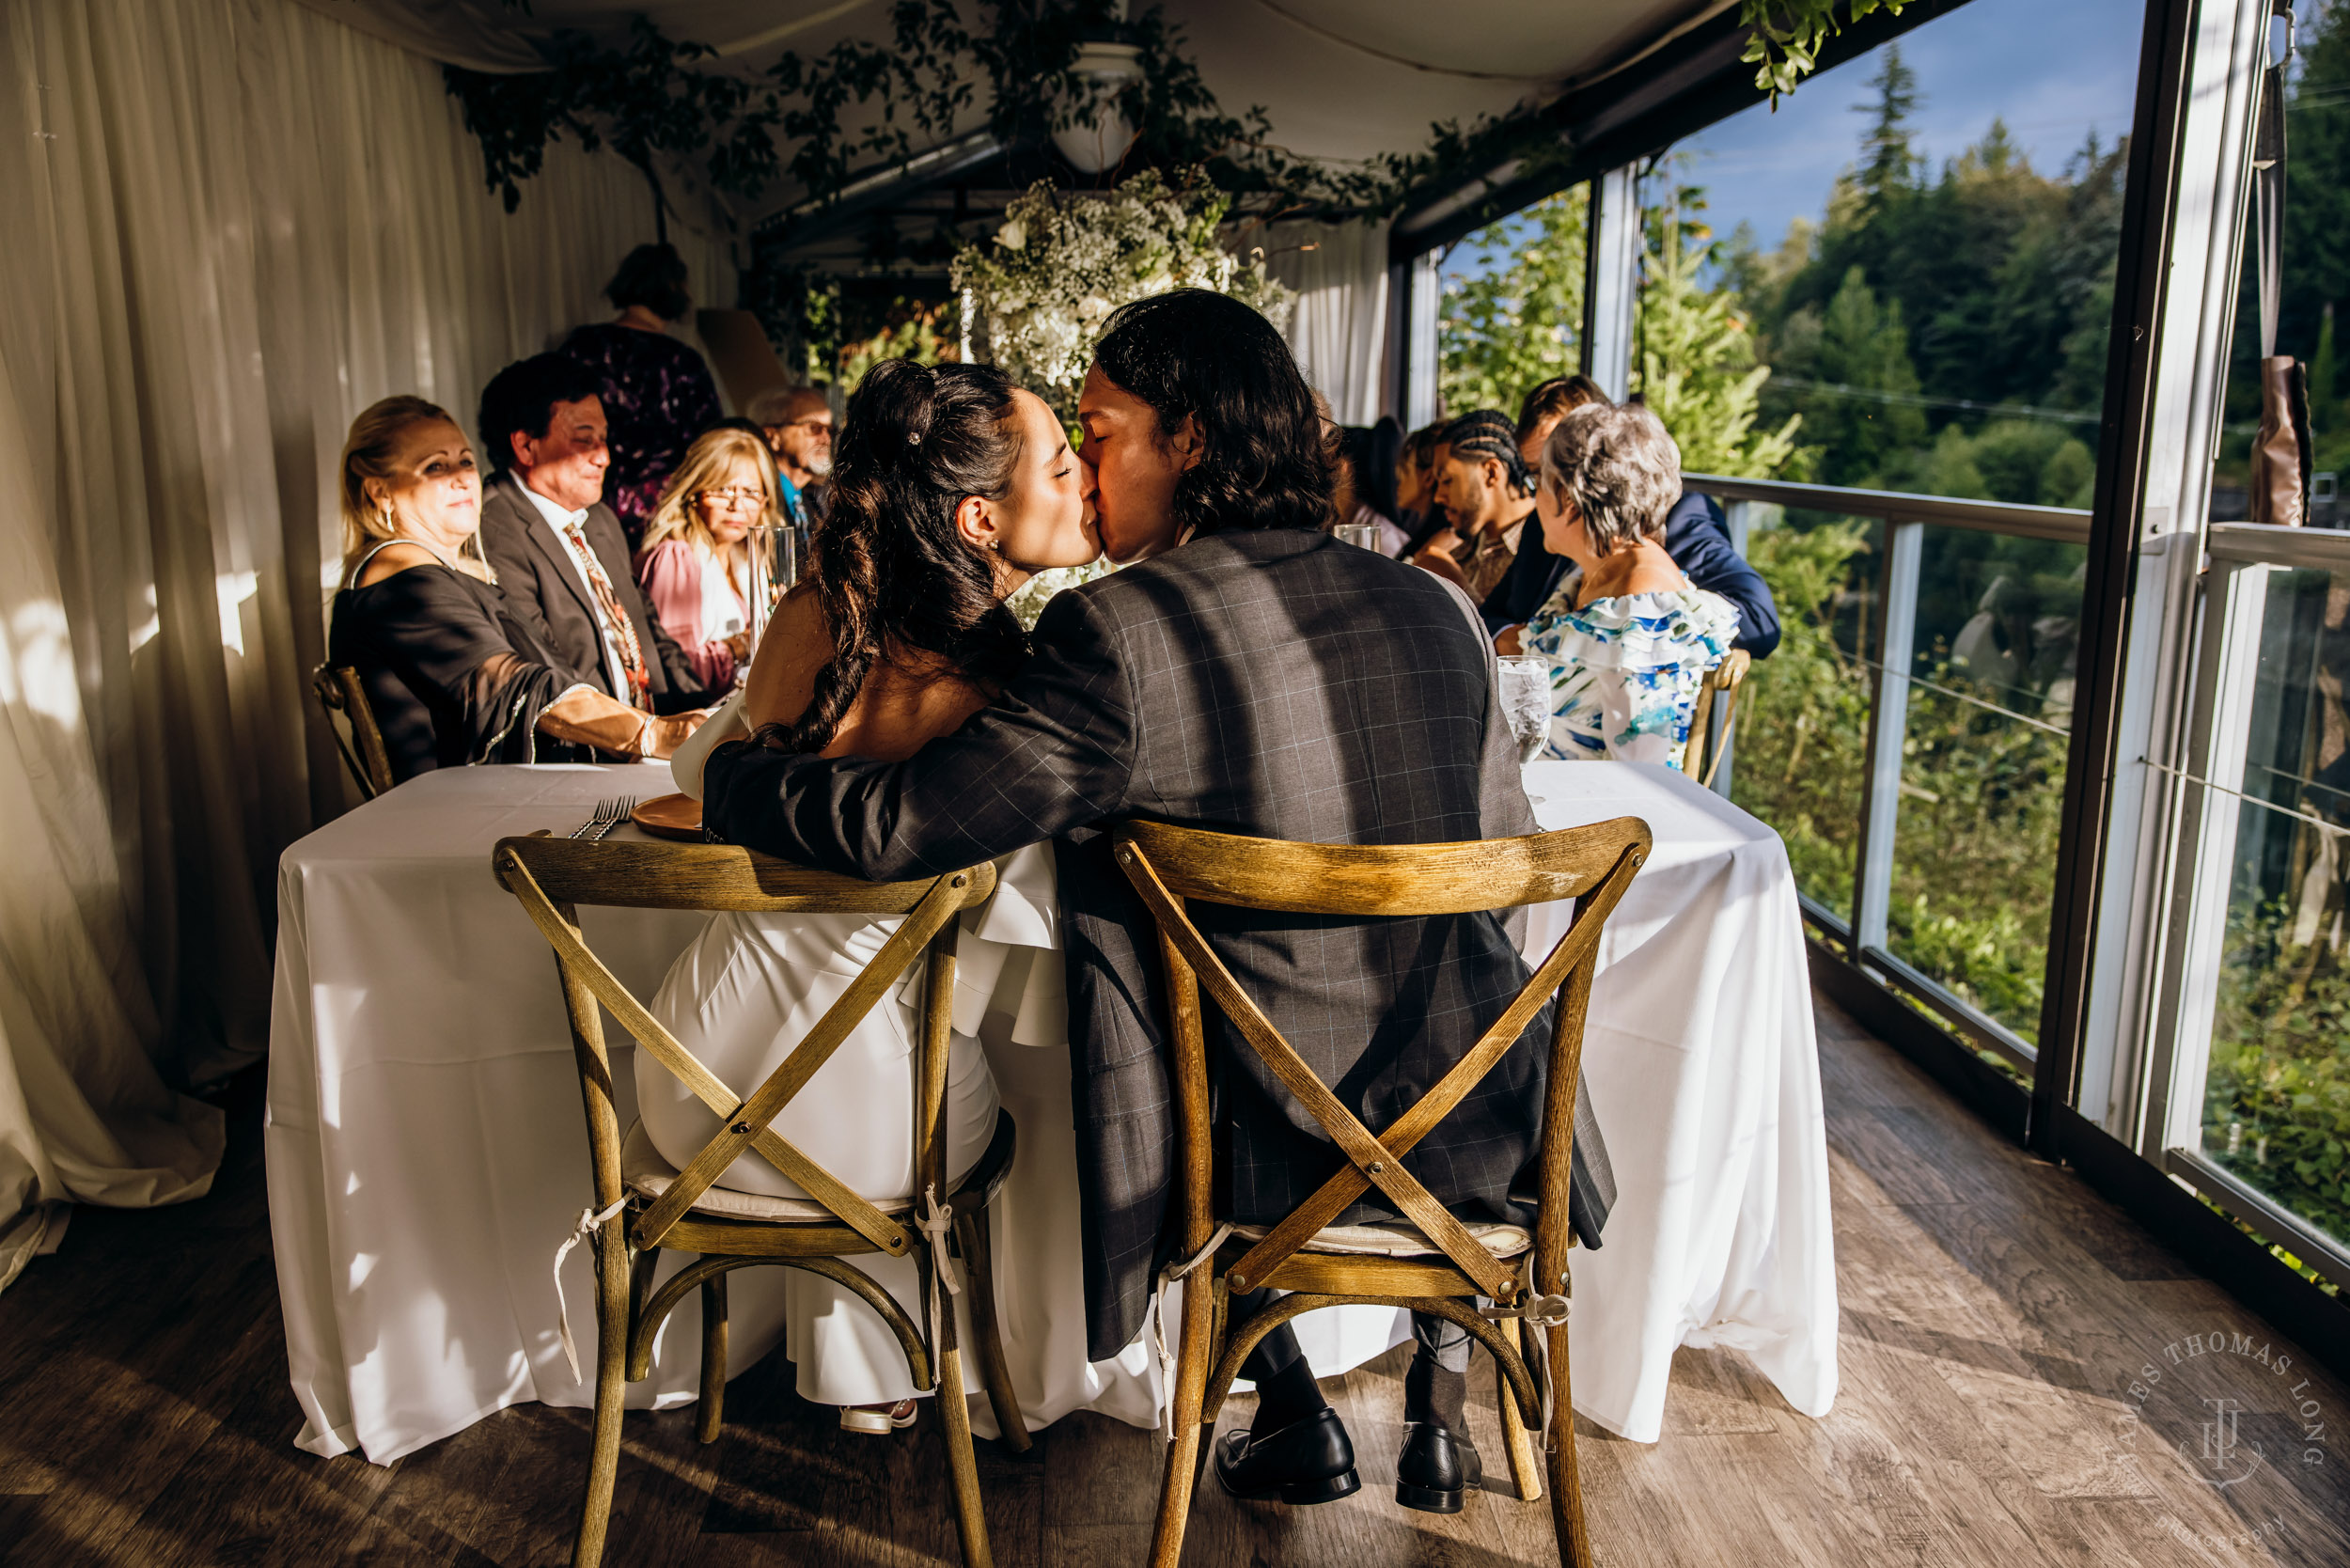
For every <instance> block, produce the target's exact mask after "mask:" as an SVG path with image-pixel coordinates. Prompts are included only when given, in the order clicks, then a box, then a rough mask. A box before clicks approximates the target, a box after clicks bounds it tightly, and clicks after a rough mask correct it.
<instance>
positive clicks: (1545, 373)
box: [1436, 185, 1589, 415]
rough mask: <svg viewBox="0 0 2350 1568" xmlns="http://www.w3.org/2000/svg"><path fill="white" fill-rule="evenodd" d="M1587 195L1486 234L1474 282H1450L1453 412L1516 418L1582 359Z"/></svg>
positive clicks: (1442, 332)
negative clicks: (1496, 412) (1539, 388)
mask: <svg viewBox="0 0 2350 1568" xmlns="http://www.w3.org/2000/svg"><path fill="white" fill-rule="evenodd" d="M1588 202H1589V198H1588V196H1587V195H1586V188H1585V187H1583V186H1580V185H1578V186H1576V187H1575V189H1574V190H1572V191H1562V192H1560V193H1559V195H1557V196H1550V197H1547V198H1545V199H1543V200H1542V201H1538V202H1536V203H1535V204H1534V205H1533V206H1531V207H1529V208H1528V209H1527V210H1526V211H1525V212H1522V213H1520V214H1519V215H1518V216H1517V217H1515V218H1511V219H1505V220H1504V221H1502V222H1501V223H1497V224H1495V225H1492V226H1491V227H1486V228H1481V229H1479V230H1478V231H1477V232H1476V233H1475V234H1472V235H1470V236H1469V238H1468V240H1467V242H1466V243H1467V246H1468V248H1469V250H1470V252H1471V254H1472V255H1473V256H1475V258H1476V260H1475V262H1474V263H1473V267H1474V269H1475V270H1473V271H1472V272H1471V273H1470V274H1469V275H1467V276H1465V277H1455V278H1451V279H1449V280H1447V282H1446V284H1445V290H1444V300H1443V304H1442V306H1441V307H1440V311H1439V315H1438V321H1437V327H1436V335H1437V355H1438V363H1439V365H1440V366H1441V367H1442V368H1441V369H1440V370H1439V371H1438V378H1437V384H1438V389H1439V391H1440V393H1441V395H1442V397H1443V399H1444V406H1445V408H1446V409H1448V410H1449V411H1450V412H1451V413H1454V414H1465V413H1467V412H1468V411H1469V410H1470V409H1473V408H1498V409H1503V410H1506V411H1508V412H1509V413H1510V414H1512V415H1515V414H1516V413H1517V408H1518V400H1519V399H1521V398H1523V397H1525V396H1526V394H1527V393H1528V392H1529V391H1531V390H1532V389H1533V388H1534V387H1535V386H1536V385H1537V384H1540V383H1542V382H1543V381H1546V380H1548V379H1549V378H1551V377H1553V376H1565V375H1573V374H1574V373H1575V368H1576V367H1577V364H1578V362H1579V360H1580V358H1581V353H1582V347H1581V342H1580V338H1579V335H1580V333H1581V331H1582V323H1583V252H1584V228H1585V226H1586V223H1587V221H1588V219H1587V214H1588V212H1589V204H1588Z"/></svg>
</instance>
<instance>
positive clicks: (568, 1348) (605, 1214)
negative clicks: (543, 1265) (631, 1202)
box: [555, 1196, 628, 1383]
mask: <svg viewBox="0 0 2350 1568" xmlns="http://www.w3.org/2000/svg"><path fill="white" fill-rule="evenodd" d="M627 1207H628V1199H627V1198H626V1197H625V1196H623V1197H620V1198H617V1199H614V1200H612V1205H611V1207H609V1208H606V1209H603V1210H601V1211H598V1210H595V1209H582V1210H580V1211H579V1223H578V1224H576V1225H574V1226H572V1233H571V1234H570V1235H568V1236H566V1237H564V1238H563V1245H562V1246H560V1247H556V1249H555V1331H556V1334H557V1335H558V1336H560V1337H561V1339H562V1341H563V1359H564V1360H566V1361H569V1362H570V1363H571V1364H572V1382H574V1383H585V1382H587V1379H586V1378H584V1377H582V1376H581V1375H580V1372H579V1347H578V1345H577V1344H575V1343H573V1342H572V1313H571V1308H570V1307H569V1306H568V1305H567V1304H566V1303H565V1302H564V1300H563V1260H564V1259H566V1258H568V1257H570V1256H571V1255H572V1247H577V1246H578V1245H579V1244H580V1243H581V1242H584V1241H586V1240H587V1239H588V1238H589V1237H590V1236H592V1235H594V1234H595V1233H596V1231H598V1230H599V1229H601V1228H602V1227H603V1224H604V1222H605V1221H607V1220H609V1219H610V1218H611V1217H612V1216H613V1215H617V1214H619V1212H620V1211H621V1210H622V1209H625V1208H627Z"/></svg>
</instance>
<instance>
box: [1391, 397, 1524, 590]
mask: <svg viewBox="0 0 2350 1568" xmlns="http://www.w3.org/2000/svg"><path fill="white" fill-rule="evenodd" d="M1435 499H1436V504H1437V505H1439V506H1441V507H1443V508H1444V511H1445V517H1446V519H1447V525H1446V526H1445V527H1443V528H1441V529H1439V530H1437V532H1436V533H1434V535H1432V536H1431V537H1430V538H1429V540H1428V541H1427V542H1426V543H1425V544H1423V545H1421V546H1420V547H1419V551H1418V554H1416V555H1415V556H1413V557H1412V563H1413V564H1414V565H1415V566H1420V567H1425V568H1426V569H1427V570H1429V571H1431V572H1434V573H1435V574H1436V575H1437V576H1439V577H1442V578H1443V579H1444V580H1445V581H1447V582H1449V583H1451V584H1453V585H1454V586H1455V587H1457V588H1461V589H1462V590H1463V591H1464V592H1465V593H1466V594H1467V595H1468V596H1469V598H1470V599H1471V600H1472V601H1476V602H1482V601H1483V599H1484V597H1485V595H1487V594H1489V593H1491V592H1492V591H1493V590H1494V588H1496V586H1497V585H1499V583H1500V582H1501V579H1502V578H1503V577H1505V576H1507V575H1509V572H1510V563H1511V562H1512V561H1513V560H1515V559H1516V558H1517V553H1518V539H1519V536H1520V535H1522V534H1523V533H1524V532H1525V531H1526V520H1527V519H1528V518H1529V517H1531V516H1533V515H1534V479H1533V476H1531V475H1530V474H1528V472H1527V469H1526V459H1525V458H1524V457H1523V456H1521V455H1520V454H1519V452H1518V431H1517V424H1516V422H1515V421H1513V420H1512V418H1511V417H1510V416H1508V415H1506V414H1504V413H1502V412H1501V410H1499V409H1497V408H1481V409H1479V410H1477V411H1476V412H1475V413H1473V414H1465V415H1463V416H1461V417H1460V418H1458V419H1455V420H1453V421H1452V423H1451V424H1449V425H1447V426H1446V427H1445V431H1444V444H1443V445H1442V446H1441V447H1437V448H1436V494H1435Z"/></svg>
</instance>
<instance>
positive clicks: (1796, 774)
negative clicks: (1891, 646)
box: [1731, 519, 1871, 916]
mask: <svg viewBox="0 0 2350 1568" xmlns="http://www.w3.org/2000/svg"><path fill="white" fill-rule="evenodd" d="M1870 555H1871V543H1870V528H1869V525H1866V524H1862V523H1858V522H1855V521H1852V520H1850V519H1836V520H1831V521H1814V522H1811V523H1810V525H1802V524H1798V523H1795V522H1794V521H1792V520H1791V521H1790V522H1788V523H1786V524H1782V525H1779V526H1777V527H1770V528H1763V529H1758V530H1757V531H1756V532H1755V533H1754V534H1753V536H1752V537H1751V538H1750V539H1749V540H1748V541H1747V557H1748V558H1749V559H1751V560H1752V561H1753V562H1754V565H1755V569H1756V570H1757V571H1758V572H1762V574H1763V581H1765V582H1767V583H1769V584H1770V586H1771V596H1772V598H1774V599H1775V600H1777V601H1778V613H1779V626H1780V636H1779V644H1778V651H1777V652H1775V653H1773V654H1772V655H1771V656H1770V657H1769V658H1768V659H1765V660H1763V661H1762V662H1760V663H1758V664H1757V665H1756V666H1754V669H1753V671H1752V672H1751V673H1750V674H1748V675H1747V682H1746V686H1745V689H1744V691H1743V692H1742V694H1741V696H1740V698H1739V704H1738V736H1737V756H1736V760H1735V761H1734V762H1733V763H1732V764H1731V798H1732V799H1734V800H1735V801H1736V802H1737V803H1738V804H1739V805H1740V806H1743V807H1745V808H1747V810H1749V811H1752V812H1753V813H1754V814H1755V815H1756V816H1758V817H1760V818H1762V819H1763V821H1764V822H1766V823H1770V824H1771V825H1772V826H1773V827H1775V828H1777V829H1778V835H1779V838H1780V839H1782V840H1783V841H1784V842H1785V843H1786V845H1787V857H1788V860H1789V861H1790V863H1791V864H1792V865H1793V867H1794V873H1795V886H1798V887H1800V888H1802V889H1803V891H1804V892H1806V893H1807V894H1809V895H1810V896H1811V897H1812V898H1813V899H1815V900H1817V901H1818V902H1821V903H1823V904H1825V906H1827V907H1828V908H1829V909H1831V910H1835V911H1837V912H1838V913H1840V914H1842V915H1845V916H1849V915H1850V914H1851V913H1852V888H1853V869H1854V864H1855V862H1854V854H1855V850H1856V847H1857V839H1858V831H1859V812H1860V785H1861V777H1860V773H1861V763H1862V759H1863V757H1864V756H1865V755H1866V753H1867V749H1868V742H1867V735H1868V729H1867V726H1868V718H1869V680H1868V671H1867V669H1866V668H1865V667H1864V666H1862V665H1861V664H1860V662H1859V661H1858V660H1857V659H1856V658H1854V657H1852V656H1851V655H1850V654H1848V653H1847V652H1846V651H1844V646H1843V644H1842V643H1841V641H1840V639H1839V636H1838V632H1837V624H1836V617H1837V610H1838V606H1839V602H1840V600H1841V598H1842V597H1844V596H1845V595H1846V594H1848V593H1849V592H1850V591H1851V590H1852V588H1854V587H1855V586H1856V584H1857V582H1858V581H1859V579H1860V578H1861V576H1862V574H1863V573H1864V572H1867V571H1868V568H1869V560H1870Z"/></svg>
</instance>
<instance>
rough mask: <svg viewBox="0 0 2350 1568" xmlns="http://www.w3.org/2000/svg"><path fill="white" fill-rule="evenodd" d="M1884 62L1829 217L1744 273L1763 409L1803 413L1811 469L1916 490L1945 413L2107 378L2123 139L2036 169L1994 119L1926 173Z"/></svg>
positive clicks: (1969, 420)
mask: <svg viewBox="0 0 2350 1568" xmlns="http://www.w3.org/2000/svg"><path fill="white" fill-rule="evenodd" d="M1887 53H1888V56H1889V55H1891V54H1892V51H1890V50H1888V52H1887ZM1903 74H1904V76H1905V75H1906V72H1905V71H1904V73H1903ZM1889 75H1890V61H1889V59H1888V65H1887V69H1886V70H1884V71H1880V72H1879V75H1878V77H1877V82H1876V91H1875V93H1874V94H1873V95H1872V98H1871V99H1870V100H1869V101H1867V102H1862V103H1860V104H1857V105H1856V108H1857V109H1858V110H1859V111H1860V112H1861V113H1862V114H1863V115H1864V116H1865V117H1867V129H1866V132H1865V133H1864V135H1863V136H1862V138H1861V141H1860V146H1859V149H1858V150H1859V154H1860V161H1859V162H1858V163H1857V164H1856V165H1855V166H1854V168H1853V169H1852V170H1850V171H1848V172H1847V173H1846V174H1845V176H1843V177H1842V179H1841V180H1840V181H1839V183H1838V186H1837V188H1836V190H1835V191H1834V192H1833V193H1831V195H1830V197H1829V200H1828V204H1827V220H1826V223H1825V226H1823V227H1819V228H1817V229H1814V228H1812V227H1810V225H1808V224H1807V225H1804V226H1801V227H1797V228H1792V229H1791V230H1790V233H1789V235H1788V240H1787V243H1785V244H1783V245H1782V246H1781V247H1780V249H1779V251H1778V253H1777V254H1776V255H1775V256H1773V257H1772V258H1770V259H1769V264H1768V265H1765V264H1764V259H1763V257H1761V256H1760V254H1759V253H1756V252H1754V251H1753V250H1751V249H1749V250H1748V251H1747V252H1746V253H1745V259H1743V260H1742V261H1741V262H1740V264H1739V269H1738V275H1739V277H1740V280H1741V283H1742V286H1743V289H1744V296H1745V304H1746V306H1747V308H1748V309H1749V310H1750V311H1752V312H1753V314H1754V317H1755V320H1756V322H1757V325H1758V329H1759V331H1760V335H1761V338H1762V344H1761V348H1760V350H1759V357H1760V358H1762V359H1763V361H1764V362H1766V363H1768V364H1770V365H1771V366H1772V367H1774V368H1775V369H1776V370H1777V371H1778V375H1777V376H1775V377H1774V378H1773V380H1772V381H1771V382H1770V383H1768V384H1766V385H1765V386H1764V388H1763V418H1764V419H1766V420H1768V419H1771V418H1774V417H1778V416H1783V415H1784V414H1786V413H1789V412H1797V413H1801V414H1802V415H1803V416H1805V417H1804V427H1803V430H1804V440H1805V442H1806V443H1807V444H1808V445H1814V446H1817V447H1819V448H1820V453H1821V456H1820V461H1819V463H1818V464H1817V465H1816V466H1815V469H1814V471H1813V476H1812V477H1813V478H1816V479H1818V480H1820V481H1821V482H1824V483H1829V484H1845V485H1865V486H1877V485H1887V486H1891V487H1894V488H1910V487H1912V485H1914V484H1916V483H1918V482H1919V481H1920V480H1922V479H1923V478H1926V477H1927V474H1928V471H1929V465H1928V464H1927V463H1925V462H1924V458H1923V454H1925V453H1926V452H1928V451H1930V450H1931V449H1932V448H1933V447H1934V444H1935V441H1936V439H1937V438H1939V437H1940V436H1941V435H1942V434H1943V432H1944V431H1947V430H1949V429H1950V428H1951V427H1953V426H1957V427H1961V428H1964V429H1967V430H1969V431H1972V430H1973V429H1974V428H1975V427H1976V426H1978V425H1979V424H1980V422H1981V421H1982V420H1984V419H1986V418H1989V419H1995V420H1996V419H1998V418H2002V417H2007V418H2014V417H2026V416H2034V411H2037V410H2041V409H2046V410H2050V411H2065V412H2069V411H2074V410H2078V411H2081V412H2083V413H2092V412H2093V411H2094V410H2095V409H2096V408H2097V407H2098V406H2099V403H2100V402H2101V400H2102V399H2103V396H2104V391H2105V375H2106V337H2107V329H2108V326H2109V323H2110V320H2111V315H2112V308H2113V292H2112V290H2113V283H2112V279H2113V266H2114V260H2115V258H2116V255H2117V252H2118V249H2119V245H2120V236H2121V210H2122V177H2123V149H2121V148H2119V147H2113V148H2107V147H2105V146H2103V145H2101V144H2099V143H2097V142H2096V141H2095V140H2094V139H2092V140H2091V141H2089V142H2088V143H2086V144H2085V145H2084V146H2083V148H2082V149H2081V150H2080V152H2079V153H2078V154H2077V155H2076V157H2075V158H2074V159H2073V161H2072V163H2071V165H2069V166H2068V168H2067V170H2066V171H2065V173H2064V174H2063V175H2062V176H2060V177H2057V178H2049V177H2045V176H2043V175H2041V174H2039V173H2038V172H2036V171H2035V170H2034V169H2033V168H2032V167H2031V165H2030V163H2029V160H2028V159H2026V158H2025V157H2023V156H2022V154H2021V153H2019V152H2018V151H2017V150H2016V149H2015V147H2014V144H2013V139H2012V138H2011V137H2010V136H2009V134H2008V133H2007V130H2006V128H2005V127H2004V126H2003V125H2000V124H1998V123H1997V122H1994V123H1993V125H1992V126H1991V128H1990V130H1989V131H1988V132H1986V133H1984V135H1983V137H1982V140H1980V141H1979V142H1977V143H1976V144H1975V146H1973V147H1972V148H1969V149H1966V151H1965V152H1964V153H1962V154H1961V155H1960V156H1958V157H1956V158H1953V159H1951V160H1950V161H1949V162H1948V163H1947V164H1946V165H1944V166H1943V168H1942V169H1941V171H1940V172H1939V174H1938V175H1936V176H1935V177H1934V178H1932V179H1931V180H1929V179H1927V178H1926V177H1925V175H1924V173H1923V172H1922V171H1921V170H1920V169H1919V166H1918V165H1917V164H1916V162H1915V160H1914V155H1913V154H1912V152H1911V151H1910V146H1911V144H1910V141H1909V133H1908V129H1907V124H1906V120H1907V116H1908V114H1909V112H1910V109H1911V107H1912V106H1913V105H1914V104H1915V103H1916V102H1918V100H1919V92H1918V89H1917V88H1916V87H1915V86H1914V84H1912V83H1909V82H1908V81H1906V80H1899V81H1895V80H1888V76H1889ZM2296 188H2297V187H2296ZM2041 417H2045V416H2041ZM2048 422H2049V423H2050V424H2051V425H2052V427H2054V428H2057V429H2060V430H2062V431H2064V432H2065V433H2067V434H2070V435H2074V436H2076V437H2079V438H2081V439H2082V440H2083V442H2084V449H2085V450H2088V449H2089V448H2088V446H2087V444H2088V443H2090V442H2093V440H2094V438H2095V433H2096V427H2095V425H2094V423H2093V422H2092V421H2087V420H2076V421H2067V420H2062V419H2052V420H2049V421H2048ZM2091 455H2092V458H2093V451H2092V454H2091Z"/></svg>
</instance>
